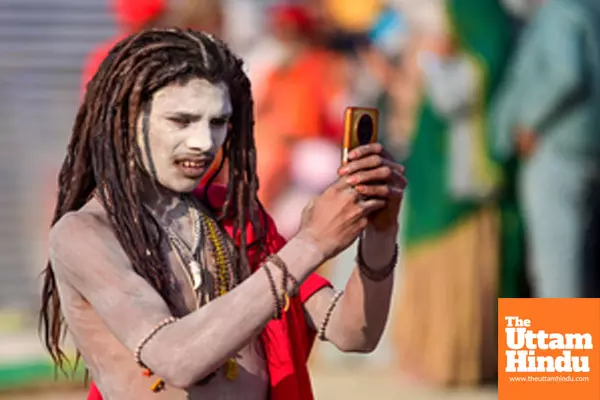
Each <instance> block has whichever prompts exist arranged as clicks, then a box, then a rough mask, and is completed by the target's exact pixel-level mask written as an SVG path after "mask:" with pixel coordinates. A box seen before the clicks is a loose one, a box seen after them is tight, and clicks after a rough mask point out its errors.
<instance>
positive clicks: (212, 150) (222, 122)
mask: <svg viewBox="0 0 600 400" xmlns="http://www.w3.org/2000/svg"><path fill="white" fill-rule="evenodd" d="M231 113H232V106H231V100H230V97H229V90H228V88H227V85H226V84H224V83H219V84H212V83H210V82H208V81H206V80H203V79H198V78H194V79H192V80H190V81H189V82H188V83H186V84H185V85H179V84H171V85H169V86H166V87H164V88H162V89H160V90H159V91H157V92H156V93H155V94H154V96H153V97H152V103H151V108H150V109H149V110H148V111H143V112H142V113H141V114H140V116H139V118H138V121H137V143H138V146H139V148H140V150H141V151H140V154H141V158H142V163H143V166H144V168H145V169H146V171H147V172H148V173H149V174H150V176H151V177H152V178H153V179H155V180H156V181H157V182H158V183H159V184H160V185H162V186H164V187H166V188H167V189H170V190H172V191H175V192H179V193H188V192H191V191H192V190H194V189H195V188H196V187H197V186H198V184H199V183H200V179H201V178H202V176H203V175H204V174H205V173H206V171H207V170H208V167H209V166H210V164H211V162H212V160H213V159H214V157H215V155H216V154H217V152H218V151H219V149H220V148H221V146H222V145H223V143H224V142H225V139H226V137H227V126H228V123H229V117H230V116H231Z"/></svg>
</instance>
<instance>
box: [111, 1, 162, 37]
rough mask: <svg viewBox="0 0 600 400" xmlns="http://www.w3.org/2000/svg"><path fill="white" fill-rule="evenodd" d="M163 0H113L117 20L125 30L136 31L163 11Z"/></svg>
mask: <svg viewBox="0 0 600 400" xmlns="http://www.w3.org/2000/svg"><path fill="white" fill-rule="evenodd" d="M165 3H166V1H165V0H115V1H114V3H113V9H114V12H115V14H116V16H117V20H118V21H119V23H120V24H121V26H122V27H123V28H124V29H126V30H132V31H136V30H138V29H141V28H143V27H144V25H146V24H147V23H148V22H150V21H152V20H153V19H155V18H156V17H158V16H159V15H160V14H162V13H163V11H165V7H166V4H165Z"/></svg>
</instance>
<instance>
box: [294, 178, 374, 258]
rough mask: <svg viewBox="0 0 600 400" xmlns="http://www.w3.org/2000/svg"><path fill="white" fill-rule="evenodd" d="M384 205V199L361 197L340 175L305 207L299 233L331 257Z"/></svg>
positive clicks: (350, 240) (356, 235)
mask: <svg viewBox="0 0 600 400" xmlns="http://www.w3.org/2000/svg"><path fill="white" fill-rule="evenodd" d="M385 204H386V203H385V201H384V200H382V199H361V196H360V194H359V193H358V192H357V191H356V190H355V189H354V188H353V187H352V185H350V184H349V183H347V181H346V179H345V177H344V178H341V179H340V180H338V181H337V182H335V183H334V184H333V185H331V186H330V187H329V188H327V189H326V190H325V192H323V194H321V195H320V196H319V197H317V198H315V199H314V200H313V201H311V202H310V203H309V204H308V205H307V206H306V207H305V208H304V210H303V212H302V223H301V226H300V231H299V232H298V236H299V237H305V238H308V239H310V240H312V241H313V242H314V243H315V244H316V245H317V246H318V247H319V250H320V251H321V252H322V254H323V255H324V257H325V259H326V260H328V259H330V258H332V257H334V256H336V255H337V254H338V253H340V252H341V251H343V250H344V249H346V248H347V247H348V246H350V244H352V242H353V241H354V240H355V239H356V238H357V237H358V235H359V234H360V233H361V232H362V230H363V229H364V228H365V227H366V226H367V223H368V219H367V217H368V216H369V214H370V213H372V212H373V211H376V210H379V209H381V208H383V207H384V206H385Z"/></svg>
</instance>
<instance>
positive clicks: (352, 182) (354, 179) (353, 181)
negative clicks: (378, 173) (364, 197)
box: [346, 176, 358, 185]
mask: <svg viewBox="0 0 600 400" xmlns="http://www.w3.org/2000/svg"><path fill="white" fill-rule="evenodd" d="M346 182H348V184H349V185H356V184H357V183H358V178H357V177H356V176H351V177H350V178H348V179H347V180H346Z"/></svg>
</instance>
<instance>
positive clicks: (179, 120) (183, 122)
mask: <svg viewBox="0 0 600 400" xmlns="http://www.w3.org/2000/svg"><path fill="white" fill-rule="evenodd" d="M169 121H171V122H173V123H174V124H176V125H177V126H179V127H180V128H185V127H186V126H188V125H189V124H190V123H191V122H192V120H191V119H189V118H185V117H171V118H169Z"/></svg>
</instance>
